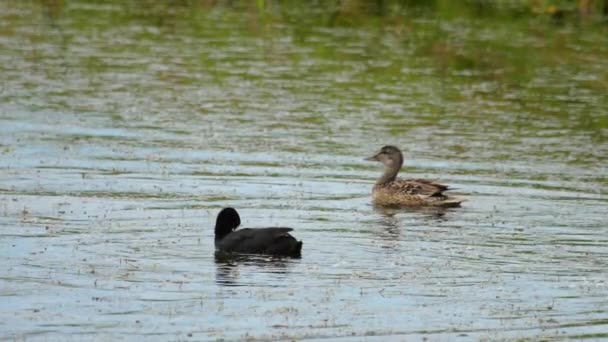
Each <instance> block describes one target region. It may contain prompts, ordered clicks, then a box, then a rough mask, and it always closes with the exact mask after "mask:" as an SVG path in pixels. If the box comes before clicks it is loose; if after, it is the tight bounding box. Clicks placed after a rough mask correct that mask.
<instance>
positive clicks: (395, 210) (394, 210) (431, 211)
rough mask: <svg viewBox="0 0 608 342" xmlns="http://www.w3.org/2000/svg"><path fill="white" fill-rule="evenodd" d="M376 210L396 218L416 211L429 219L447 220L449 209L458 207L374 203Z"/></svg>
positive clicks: (383, 214) (385, 215) (388, 216)
mask: <svg viewBox="0 0 608 342" xmlns="http://www.w3.org/2000/svg"><path fill="white" fill-rule="evenodd" d="M373 207H374V211H375V212H376V213H378V214H380V215H381V216H384V217H387V218H394V217H395V215H397V214H399V213H407V212H410V213H411V212H415V213H419V214H422V215H423V216H424V217H426V218H428V219H429V220H439V221H447V218H446V216H445V215H446V213H447V212H448V211H449V210H458V208H442V207H400V206H381V205H374V206H373Z"/></svg>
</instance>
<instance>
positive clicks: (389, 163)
mask: <svg viewBox="0 0 608 342" xmlns="http://www.w3.org/2000/svg"><path fill="white" fill-rule="evenodd" d="M365 160H370V161H379V162H381V163H382V164H384V166H385V170H384V174H383V175H382V176H381V177H380V178H378V181H376V184H375V185H374V188H373V190H372V198H373V202H374V204H376V205H387V206H388V205H391V206H392V205H397V206H408V207H423V206H424V207H427V206H433V207H443V208H450V207H459V206H460V203H461V202H462V201H463V199H460V198H454V197H448V196H447V195H445V194H444V192H445V191H447V190H449V188H448V186H446V185H443V184H440V183H436V182H434V181H431V180H427V179H399V178H397V174H398V173H399V170H400V169H401V166H402V165H403V154H402V153H401V151H400V150H399V149H398V148H397V147H395V146H390V145H388V146H384V147H382V149H381V150H380V152H378V153H376V154H375V155H374V156H372V157H369V158H366V159H365Z"/></svg>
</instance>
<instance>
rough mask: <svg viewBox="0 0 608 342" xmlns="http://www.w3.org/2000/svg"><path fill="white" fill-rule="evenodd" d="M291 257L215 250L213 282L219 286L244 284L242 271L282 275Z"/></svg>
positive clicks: (286, 269)
mask: <svg viewBox="0 0 608 342" xmlns="http://www.w3.org/2000/svg"><path fill="white" fill-rule="evenodd" d="M292 259H293V258H287V257H275V256H265V255H256V254H238V253H224V252H217V251H216V252H215V266H216V271H215V282H216V283H217V284H218V285H221V286H245V285H248V284H247V283H246V282H243V281H242V280H240V278H241V272H242V271H245V270H247V271H251V272H255V273H260V274H262V273H264V274H280V275H284V274H286V273H287V272H288V267H289V265H290V264H291V263H290V260H292Z"/></svg>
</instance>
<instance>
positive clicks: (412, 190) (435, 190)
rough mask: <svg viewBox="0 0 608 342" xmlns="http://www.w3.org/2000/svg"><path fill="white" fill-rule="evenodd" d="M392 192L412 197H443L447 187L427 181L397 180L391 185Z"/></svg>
mask: <svg viewBox="0 0 608 342" xmlns="http://www.w3.org/2000/svg"><path fill="white" fill-rule="evenodd" d="M390 187H391V190H394V191H398V192H400V193H404V194H407V195H412V196H416V195H417V196H428V197H441V196H444V195H443V192H444V191H446V190H448V187H447V186H446V185H443V184H440V183H436V182H433V181H430V180H426V179H397V180H395V181H393V182H391V183H390Z"/></svg>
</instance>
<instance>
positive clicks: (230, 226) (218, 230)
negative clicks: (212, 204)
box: [215, 208, 241, 240]
mask: <svg viewBox="0 0 608 342" xmlns="http://www.w3.org/2000/svg"><path fill="white" fill-rule="evenodd" d="M240 224H241V218H240V217H239V213H237V212H236V210H235V209H234V208H224V209H222V211H220V213H219V214H218V215H217V220H216V221H215V239H216V240H221V239H222V238H223V237H224V236H226V235H228V234H230V233H232V232H233V231H234V230H235V229H236V227H238V226H239V225H240Z"/></svg>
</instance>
